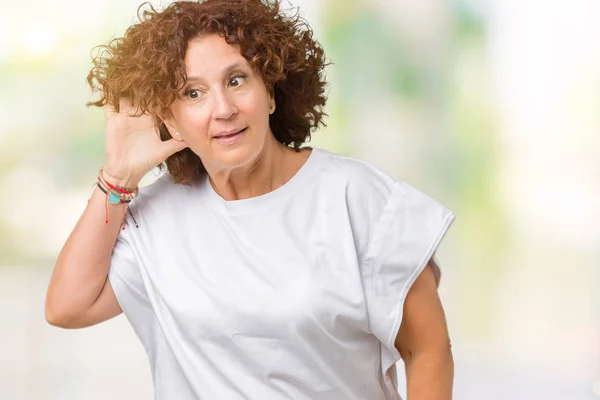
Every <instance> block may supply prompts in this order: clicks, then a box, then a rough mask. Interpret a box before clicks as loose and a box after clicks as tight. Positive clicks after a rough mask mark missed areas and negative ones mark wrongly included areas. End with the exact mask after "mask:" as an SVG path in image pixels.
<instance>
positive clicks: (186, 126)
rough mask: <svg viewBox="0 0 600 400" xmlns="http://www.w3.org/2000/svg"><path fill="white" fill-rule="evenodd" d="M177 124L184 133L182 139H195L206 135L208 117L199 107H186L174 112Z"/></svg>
mask: <svg viewBox="0 0 600 400" xmlns="http://www.w3.org/2000/svg"><path fill="white" fill-rule="evenodd" d="M176 120H177V126H178V127H179V129H180V130H181V133H182V134H183V135H184V139H186V141H188V140H197V139H198V138H201V137H206V136H207V135H208V127H209V121H210V118H209V117H208V116H207V115H206V112H204V111H203V110H202V109H201V108H199V107H196V108H194V107H186V108H183V109H180V110H179V111H178V113H177V114H176Z"/></svg>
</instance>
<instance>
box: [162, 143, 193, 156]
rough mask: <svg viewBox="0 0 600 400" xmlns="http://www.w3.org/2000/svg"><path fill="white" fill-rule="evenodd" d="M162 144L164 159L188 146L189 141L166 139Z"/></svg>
mask: <svg viewBox="0 0 600 400" xmlns="http://www.w3.org/2000/svg"><path fill="white" fill-rule="evenodd" d="M161 145H162V150H163V154H162V156H163V159H165V158H167V157H170V156H172V155H173V154H175V153H177V152H178V151H181V150H183V149H185V148H187V147H188V145H187V143H185V142H184V141H183V140H182V141H178V140H175V139H169V140H167V141H164V142H162V144H161Z"/></svg>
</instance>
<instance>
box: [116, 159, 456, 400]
mask: <svg viewBox="0 0 600 400" xmlns="http://www.w3.org/2000/svg"><path fill="white" fill-rule="evenodd" d="M130 207H131V211H132V214H133V216H134V217H135V219H136V221H137V223H138V224H139V228H136V227H135V224H134V223H133V221H132V219H131V216H130V215H127V220H126V225H125V228H126V229H124V230H122V231H121V233H120V235H119V238H118V240H117V243H116V245H115V249H114V252H113V256H112V261H111V266H110V272H109V279H110V282H111V284H112V287H113V289H114V291H115V294H116V296H117V300H118V302H119V304H120V305H121V308H122V309H123V311H124V313H125V315H126V316H127V318H128V319H129V321H130V323H131V325H132V326H133V329H134V330H135V332H136V334H137V335H138V336H139V338H140V340H141V342H142V344H143V346H144V348H145V349H146V351H147V353H148V358H149V361H150V365H151V370H152V377H153V380H154V389H155V399H158V400H173V399H176V400H196V399H203V400H205V399H209V400H213V399H228V400H229V399H231V400H236V399H259V400H264V399H295V400H319V399H323V400H325V399H327V400H334V399H339V400H342V399H343V400H352V399H356V400H365V399H368V400H375V399H394V400H397V399H401V397H400V395H399V394H398V391H397V389H396V384H397V382H396V370H395V363H396V362H398V361H399V360H400V355H399V353H398V351H397V350H396V348H395V347H394V340H395V337H396V334H397V332H398V329H399V327H400V322H401V319H402V309H403V303H404V299H405V297H406V294H407V292H408V290H409V288H410V286H411V285H412V283H413V282H414V281H415V279H416V278H417V276H418V275H419V273H420V272H421V271H422V270H423V268H424V267H425V265H426V263H427V261H428V260H429V259H430V258H431V256H432V255H433V253H434V251H435V250H436V248H437V246H438V244H439V243H440V241H441V239H442V237H443V236H444V234H445V233H446V231H447V229H448V228H449V226H450V225H451V223H452V221H453V220H454V214H453V213H452V212H451V211H450V210H448V209H447V208H446V207H444V206H443V205H442V204H440V203H438V202H437V201H435V200H433V199H432V198H430V197H428V196H427V195H425V194H423V193H422V192H420V191H418V190H416V189H415V188H414V187H412V186H410V185H408V184H406V183H403V182H398V181H395V180H394V179H392V178H391V177H389V176H388V175H386V174H384V173H382V172H380V171H379V170H377V169H375V168H374V167H373V166H371V165H369V164H368V163H365V162H362V161H358V160H355V159H351V158H346V157H342V156H338V155H334V154H332V153H329V152H327V151H325V150H319V149H314V150H313V151H312V153H311V154H310V156H309V158H308V160H307V161H306V163H305V164H304V165H303V166H302V168H301V169H300V170H299V171H298V172H297V173H296V175H295V176H294V177H293V178H292V179H290V180H289V181H288V182H287V183H286V184H284V185H283V186H281V187H279V188H278V189H276V190H274V191H272V192H270V193H267V194H265V195H262V196H258V197H253V198H249V199H244V200H237V201H225V200H223V199H222V198H221V197H220V196H219V195H218V194H217V193H216V192H215V191H214V190H213V188H212V186H211V185H210V183H209V182H208V177H206V178H204V179H202V181H201V182H198V183H196V184H194V185H191V186H185V185H178V184H175V183H174V181H173V180H172V178H171V177H170V176H169V175H168V174H165V175H163V176H161V177H160V178H158V179H157V180H156V181H155V182H154V183H153V184H151V185H149V186H147V187H144V188H142V189H141V190H140V194H139V196H138V198H136V199H135V200H134V201H133V202H132V203H131V205H130Z"/></svg>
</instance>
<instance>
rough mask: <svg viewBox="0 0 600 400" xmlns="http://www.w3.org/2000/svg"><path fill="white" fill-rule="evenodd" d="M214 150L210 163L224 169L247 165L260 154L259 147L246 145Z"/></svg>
mask: <svg viewBox="0 0 600 400" xmlns="http://www.w3.org/2000/svg"><path fill="white" fill-rule="evenodd" d="M219 147H221V146H219ZM215 150H216V151H214V152H213V157H214V158H213V160H212V164H213V165H218V166H219V167H221V168H225V169H233V168H239V167H243V166H245V165H248V164H250V163H252V162H253V161H254V160H255V159H256V158H257V156H258V155H259V154H260V149H259V148H254V147H250V146H247V145H246V146H235V147H232V148H224V149H223V148H221V149H215Z"/></svg>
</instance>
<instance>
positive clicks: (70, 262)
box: [46, 188, 124, 320]
mask: <svg viewBox="0 0 600 400" xmlns="http://www.w3.org/2000/svg"><path fill="white" fill-rule="evenodd" d="M107 210H108V223H106V222H105V221H106V217H107V213H106V212H107ZM123 211H124V206H123V204H117V205H113V204H110V203H109V204H108V208H107V204H106V195H105V194H104V193H102V192H101V191H100V189H99V188H95V189H94V193H93V194H92V197H91V198H90V201H89V202H88V205H87V207H86V209H85V211H84V212H83V214H82V216H81V217H80V219H79V221H78V222H77V224H76V226H75V228H74V229H73V231H72V232H71V234H70V236H69V238H68V239H67V241H66V243H65V245H64V246H63V248H62V250H61V252H60V255H59V256H58V259H57V262H56V265H55V267H54V270H53V272H52V277H51V279H50V284H49V286H48V292H47V294H46V317H47V319H53V320H61V319H69V318H74V317H76V316H77V315H79V314H81V313H82V312H84V311H86V310H87V309H88V308H89V307H91V306H92V305H93V304H94V302H95V300H96V299H97V298H98V295H99V294H100V292H101V290H102V287H103V286H104V283H105V281H106V277H107V276H108V268H109V265H110V257H111V254H112V250H113V248H114V245H115V242H116V240H117V236H118V234H119V229H120V226H121V222H122V220H123Z"/></svg>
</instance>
